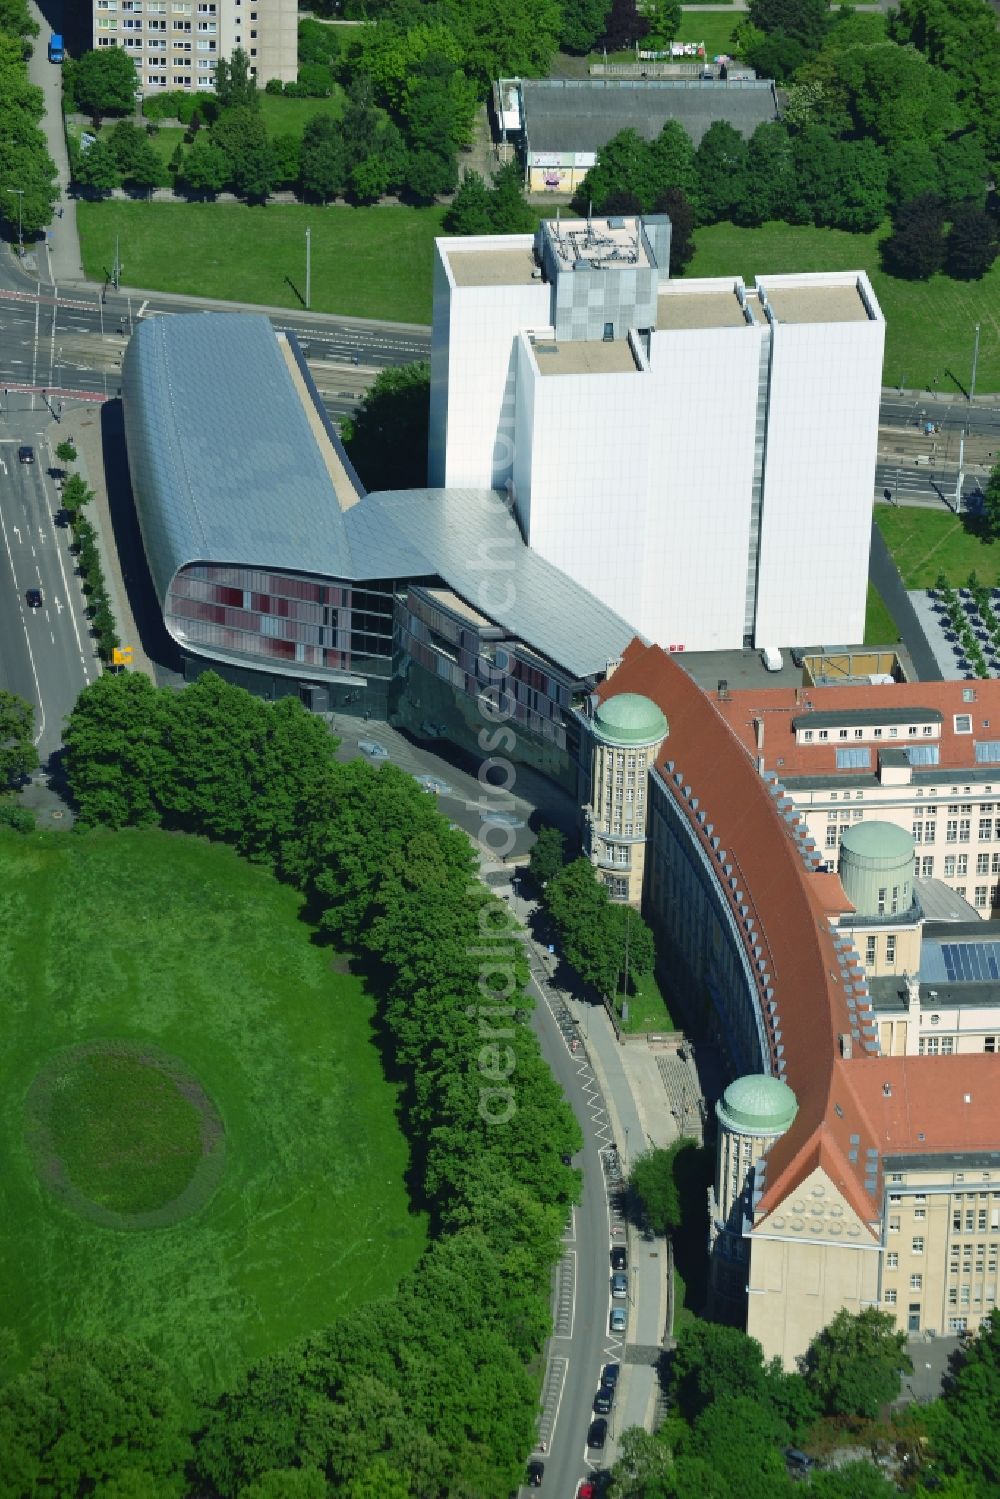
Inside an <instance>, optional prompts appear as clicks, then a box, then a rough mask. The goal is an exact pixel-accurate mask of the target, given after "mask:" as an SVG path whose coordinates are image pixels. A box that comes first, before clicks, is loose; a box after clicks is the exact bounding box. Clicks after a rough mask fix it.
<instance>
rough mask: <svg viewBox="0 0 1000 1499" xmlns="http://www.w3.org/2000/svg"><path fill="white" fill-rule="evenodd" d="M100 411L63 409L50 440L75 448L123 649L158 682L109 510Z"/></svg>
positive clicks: (75, 466) (134, 667)
mask: <svg viewBox="0 0 1000 1499" xmlns="http://www.w3.org/2000/svg"><path fill="white" fill-rule="evenodd" d="M101 422H102V416H101V411H100V410H99V409H98V410H95V409H94V408H93V407H92V406H91V407H83V408H82V409H80V408H68V409H67V408H64V412H63V418H62V421H61V422H58V423H55V422H53V424H52V426H51V427H50V429H49V433H48V437H49V441H50V443H51V444H52V448H53V451H54V450H55V448H56V446H57V444H58V443H60V442H67V441H68V442H72V443H73V445H74V446H75V448H76V453H77V457H76V462H75V464H70V465H69V466H68V467H69V469H70V471H72V469H74V468H75V469H77V470H78V471H79V473H80V474H81V475H82V477H83V478H84V479H85V480H86V482H87V486H88V488H90V489H92V490H93V491H94V500H93V503H92V504H91V505H90V506H89V516H90V519H91V521H92V523H93V526H94V529H95V531H96V532H97V550H98V554H99V556H100V559H101V567H102V569H103V572H104V581H105V584H106V586H107V590H108V598H109V600H110V602H111V612H112V613H113V614H114V617H115V621H116V623H117V626H118V636H119V638H120V640H121V642H122V645H130V646H131V647H132V667H131V669H132V670H133V671H141V672H143V673H144V674H145V675H146V676H147V677H149V679H150V681H152V682H154V683H155V681H156V673H155V671H154V668H153V663H152V662H151V661H150V659H149V657H148V656H147V655H146V653H145V652H144V651H143V649H142V645H141V644H140V636H139V631H138V628H137V626H136V623H135V619H134V618H133V615H132V607H131V604H130V602H129V595H128V588H127V587H126V584H125V579H124V578H123V576H122V571H121V563H120V560H119V557H118V548H117V546H116V545H115V539H114V527H113V525H112V522H111V511H110V508H109V506H108V492H107V486H106V484H105V478H104V440H103V431H102V426H101Z"/></svg>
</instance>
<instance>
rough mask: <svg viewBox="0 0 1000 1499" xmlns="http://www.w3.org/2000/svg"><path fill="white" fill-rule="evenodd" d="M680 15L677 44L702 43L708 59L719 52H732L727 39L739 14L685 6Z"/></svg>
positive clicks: (739, 16)
mask: <svg viewBox="0 0 1000 1499" xmlns="http://www.w3.org/2000/svg"><path fill="white" fill-rule="evenodd" d="M681 14H682V17H683V19H682V21H681V29H680V31H679V32H678V33H677V40H678V41H679V42H704V43H705V56H706V57H707V58H709V59H711V58H713V57H716V56H717V55H718V54H719V53H720V52H732V50H733V47H732V43H731V41H730V40H729V38H730V37H731V36H732V32H733V27H734V26H735V25H736V23H737V22H738V21H739V20H740V18H741V14H742V13H741V12H738V11H730V12H729V14H728V15H727V14H726V13H725V11H711V10H698V9H697V8H693V7H691V6H687V5H685V7H684V9H683V11H682V12H681Z"/></svg>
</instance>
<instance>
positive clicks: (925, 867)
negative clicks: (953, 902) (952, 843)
mask: <svg viewBox="0 0 1000 1499" xmlns="http://www.w3.org/2000/svg"><path fill="white" fill-rule="evenodd" d="M920 873H921V876H922V877H923V878H924V879H925V880H930V879H933V878H934V860H933V858H923V859H921V861H920Z"/></svg>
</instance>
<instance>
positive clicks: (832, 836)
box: [826, 823, 837, 848]
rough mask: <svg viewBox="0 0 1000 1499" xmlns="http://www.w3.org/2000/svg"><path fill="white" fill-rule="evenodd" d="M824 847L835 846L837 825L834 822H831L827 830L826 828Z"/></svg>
mask: <svg viewBox="0 0 1000 1499" xmlns="http://www.w3.org/2000/svg"><path fill="white" fill-rule="evenodd" d="M826 847H827V848H836V847H837V825H836V823H833V824H831V826H830V827H828V828H827V830H826Z"/></svg>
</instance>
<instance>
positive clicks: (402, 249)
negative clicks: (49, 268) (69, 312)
mask: <svg viewBox="0 0 1000 1499" xmlns="http://www.w3.org/2000/svg"><path fill="white" fill-rule="evenodd" d="M443 214H444V209H443V208H400V207H389V206H387V207H384V208H346V207H343V206H340V207H331V208H308V207H305V206H304V205H300V204H297V203H296V204H283V205H273V206H271V207H269V208H250V207H247V206H246V205H245V204H243V203H127V202H123V201H121V200H117V199H116V200H114V201H111V202H106V203H88V202H82V201H81V202H80V203H78V204H77V224H78V226H79V229H80V248H81V250H82V253H83V263H84V266H85V268H86V271H87V275H88V276H89V277H91V278H92V279H94V280H98V281H100V280H103V279H104V275H105V268H106V267H107V266H109V265H111V264H112V262H113V260H114V253H115V235H116V234H117V235H119V236H120V237H121V257H122V259H123V260H124V262H125V263H126V265H127V266H128V283H129V285H130V286H136V287H144V288H151V289H156V290H158V291H172V292H181V293H187V294H189V295H192V296H202V297H222V298H225V299H226V300H228V301H233V302H258V303H263V304H264V305H266V306H275V307H301V306H302V302H301V300H300V298H299V297H298V296H297V295H296V292H295V291H294V290H293V289H292V287H291V286H290V285H289V281H292V282H294V284H295V287H297V288H298V289H299V290H302V289H303V288H304V286H305V255H306V251H305V243H306V239H305V234H306V227H307V226H308V227H310V228H311V229H312V306H313V309H314V311H316V312H343V313H347V314H350V315H353V316H354V317H370V318H387V319H389V320H390V321H392V322H402V323H426V322H429V321H430V315H431V274H432V249H433V243H434V237H435V235H437V234H440V233H441V219H442V216H443Z"/></svg>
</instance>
